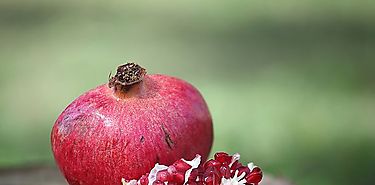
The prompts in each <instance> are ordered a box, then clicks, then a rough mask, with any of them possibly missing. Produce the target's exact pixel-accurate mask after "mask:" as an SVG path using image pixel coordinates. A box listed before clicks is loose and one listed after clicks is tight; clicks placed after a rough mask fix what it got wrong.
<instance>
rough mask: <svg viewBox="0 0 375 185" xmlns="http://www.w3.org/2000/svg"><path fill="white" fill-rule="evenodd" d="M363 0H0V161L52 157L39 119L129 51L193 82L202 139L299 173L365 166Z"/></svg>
mask: <svg viewBox="0 0 375 185" xmlns="http://www.w3.org/2000/svg"><path fill="white" fill-rule="evenodd" d="M374 8H375V1H345V0H341V1H334V0H333V1H323V0H315V1H307V0H303V1H294V0H286V1H260V0H258V1H255V0H250V1H228V2H218V1H205V2H201V1H197V0H196V1H195V0H194V1H178V2H176V1H173V2H172V1H157V2H156V1H153V2H138V1H128V2H126V3H125V2H122V1H113V2H107V1H90V2H83V1H80V2H77V1H42V0H36V1H33V2H31V1H21V0H16V1H10V0H9V1H8V0H5V1H1V2H0V62H1V63H0V66H1V67H0V83H1V84H0V86H1V89H0V167H2V168H7V167H12V166H20V165H30V163H31V164H35V163H47V164H51V165H53V158H52V156H51V152H50V144H49V132H50V129H51V127H52V125H53V123H54V121H55V119H56V118H57V116H58V115H59V113H60V112H61V111H62V110H63V109H64V108H65V107H66V106H67V105H68V104H69V103H70V102H71V101H72V100H73V99H74V98H75V97H77V96H79V95H80V94H81V93H83V92H85V91H86V90H88V89H91V88H93V87H95V86H97V85H98V84H101V83H105V82H106V80H107V76H108V73H109V71H113V70H114V69H115V68H116V66H117V65H118V64H120V63H123V62H125V61H127V60H134V61H136V62H138V63H140V64H142V65H143V66H144V67H146V68H147V69H148V71H149V73H163V74H169V75H173V76H177V77H180V78H182V79H185V80H187V81H189V82H191V83H192V84H194V85H195V86H196V87H197V88H198V89H200V91H201V92H202V94H203V96H204V97H205V98H206V100H207V103H208V105H209V107H210V110H211V113H212V116H213V118H214V123H215V137H216V138H215V143H214V148H213V150H214V151H217V150H225V151H228V152H232V153H233V152H240V153H241V154H242V159H243V161H254V162H256V164H258V165H259V166H261V167H263V169H264V170H265V171H267V172H269V173H273V174H275V175H279V176H285V177H286V178H289V179H291V180H292V181H293V182H295V183H296V184H299V185H310V184H311V185H312V184H321V185H326V184H327V185H332V184H340V185H346V184H348V185H349V184H353V183H355V184H372V183H373V181H374V180H375V177H374V176H373V172H374V170H373V168H374V165H375V155H374V154H375V142H374V141H375V134H374V133H375V124H374V123H375V116H374V111H375V96H374V93H375V83H374V79H375V75H374V74H375V62H374V60H375V52H374V51H375V24H374V18H375V11H374Z"/></svg>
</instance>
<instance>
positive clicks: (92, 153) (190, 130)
mask: <svg viewBox="0 0 375 185" xmlns="http://www.w3.org/2000/svg"><path fill="white" fill-rule="evenodd" d="M137 86H138V89H136V92H135V93H133V94H132V95H131V96H130V97H121V96H116V94H115V93H114V90H113V88H109V86H108V84H104V85H101V86H99V87H97V88H95V89H92V90H90V91H88V92H86V93H85V94H83V95H81V96H80V97H78V98H77V99H76V100H74V101H73V102H72V103H71V104H70V105H69V106H68V107H67V108H66V109H65V110H64V111H63V112H62V113H61V115H60V116H59V117H58V119H57V120H56V122H55V124H54V126H53V129H52V132H51V143H52V150H53V154H54V157H55V160H56V162H57V164H58V166H59V168H60V170H61V171H62V173H63V174H64V176H65V178H66V179H67V181H68V183H69V184H70V185H120V184H121V179H122V178H126V179H138V178H140V177H141V176H142V175H143V174H145V173H147V172H149V171H150V169H152V168H153V166H154V165H155V164H156V163H159V164H165V165H171V164H173V162H174V161H176V160H178V159H180V158H185V159H189V160H190V159H193V158H194V157H195V155H196V154H199V155H201V156H202V159H203V160H205V159H207V156H208V154H209V152H210V149H211V145H212V142H213V128H212V119H211V116H210V113H209V110H208V107H207V105H206V103H205V101H204V99H203V98H202V96H201V95H200V93H199V92H198V90H197V89H195V88H194V87H193V86H192V85H190V84H189V83H187V82H185V81H183V80H180V79H177V78H174V77H170V76H166V75H146V76H145V77H144V79H143V81H142V82H140V83H139V84H138V85H137Z"/></svg>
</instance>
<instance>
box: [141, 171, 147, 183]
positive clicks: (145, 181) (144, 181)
mask: <svg viewBox="0 0 375 185" xmlns="http://www.w3.org/2000/svg"><path fill="white" fill-rule="evenodd" d="M147 177H148V173H146V174H145V175H143V176H142V177H141V178H140V179H139V183H140V184H141V185H146V184H148V178H147Z"/></svg>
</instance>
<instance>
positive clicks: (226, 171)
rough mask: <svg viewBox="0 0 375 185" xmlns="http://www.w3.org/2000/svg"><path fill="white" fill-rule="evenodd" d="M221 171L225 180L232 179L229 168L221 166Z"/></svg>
mask: <svg viewBox="0 0 375 185" xmlns="http://www.w3.org/2000/svg"><path fill="white" fill-rule="evenodd" d="M219 171H220V174H221V175H222V176H223V177H224V178H226V179H227V178H229V177H231V174H230V169H229V166H221V167H220V170H219Z"/></svg>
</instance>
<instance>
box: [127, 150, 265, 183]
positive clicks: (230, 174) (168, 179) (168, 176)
mask: <svg viewBox="0 0 375 185" xmlns="http://www.w3.org/2000/svg"><path fill="white" fill-rule="evenodd" d="M239 159H240V155H239V154H238V153H236V154H234V155H233V156H230V155H228V154H227V153H224V152H218V153H216V154H215V157H214V159H211V160H209V161H206V162H205V163H204V164H200V163H201V156H200V155H197V156H196V157H195V158H194V159H193V160H191V161H186V160H184V159H180V160H177V161H176V162H174V163H173V165H170V166H165V165H160V164H155V166H154V168H153V169H152V170H151V171H150V173H146V174H144V175H143V176H142V177H141V178H140V179H139V180H134V179H133V180H126V179H125V178H123V179H122V184H123V185H148V184H152V185H165V184H169V185H171V184H172V185H183V184H187V185H245V184H252V185H258V184H259V182H260V181H261V180H262V177H263V173H262V170H261V169H260V168H259V167H257V166H255V165H254V164H253V163H249V164H248V165H247V166H243V165H242V164H241V163H240V162H238V160H239Z"/></svg>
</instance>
